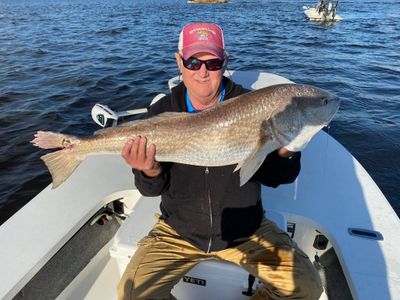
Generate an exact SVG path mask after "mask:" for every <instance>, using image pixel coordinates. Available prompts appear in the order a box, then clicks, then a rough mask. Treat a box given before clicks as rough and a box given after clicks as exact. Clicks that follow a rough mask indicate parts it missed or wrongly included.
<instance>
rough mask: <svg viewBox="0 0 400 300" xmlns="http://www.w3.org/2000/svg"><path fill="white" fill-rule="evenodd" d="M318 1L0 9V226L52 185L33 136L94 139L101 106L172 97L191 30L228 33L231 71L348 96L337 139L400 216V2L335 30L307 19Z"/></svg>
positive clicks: (344, 8)
mask: <svg viewBox="0 0 400 300" xmlns="http://www.w3.org/2000/svg"><path fill="white" fill-rule="evenodd" d="M82 2H83V3H82ZM312 4H314V3H313V1H273V0H268V1H262V0H253V1H239V0H232V1H231V2H230V3H228V4H211V5H208V4H203V5H196V4H188V3H186V1H184V0H153V1H152V0H134V1H127V0H126V1H116V0H115V1H106V0H92V1H77V0H70V1H68V0H58V1H44V0H31V1H18V0H13V1H11V0H10V1H4V0H0V145H1V147H0V187H1V188H0V223H1V222H3V221H4V220H6V219H7V218H8V217H9V216H10V215H11V214H12V213H14V212H15V211H16V210H17V209H19V208H20V207H21V206H23V205H24V204H25V203H27V202H28V201H29V200H30V199H31V198H32V197H33V196H34V195H36V194H37V193H38V192H39V191H40V190H41V189H43V188H44V187H45V186H46V185H48V184H49V183H50V181H51V178H50V177H49V174H48V171H47V169H46V168H45V166H44V164H43V163H42V161H41V160H40V159H39V157H40V156H41V155H42V154H43V153H44V152H42V151H39V150H38V149H36V148H34V147H33V146H32V145H31V144H29V141H30V140H31V139H32V137H33V134H34V132H36V131H37V130H56V131H63V132H66V133H74V134H84V135H87V134H91V133H92V132H93V131H94V130H96V129H98V127H96V126H95V125H94V123H93V122H92V121H91V117H90V109H91V107H92V106H93V105H94V104H95V103H98V102H99V103H103V104H106V105H109V106H110V107H111V108H113V109H116V110H123V109H133V108H138V107H142V106H146V105H147V104H148V103H149V102H150V101H151V99H152V98H153V97H154V96H155V95H156V94H158V93H159V92H167V80H168V79H169V78H170V77H173V76H175V75H177V67H176V63H175V60H174V52H175V51H176V48H177V39H178V35H179V31H180V29H181V28H182V26H183V25H185V24H186V23H188V22H192V21H210V22H216V23H218V24H220V25H221V26H222V28H223V29H224V32H225V40H226V44H227V49H228V51H229V52H230V57H231V59H230V68H232V69H236V70H263V71H267V72H272V73H276V74H279V75H282V76H285V77H287V78H289V79H291V80H293V81H296V82H298V83H308V84H313V85H316V86H319V87H321V88H323V89H326V90H328V91H330V92H332V93H335V94H337V95H338V96H340V97H341V99H342V107H341V110H340V112H339V114H338V115H337V117H336V119H335V120H334V121H333V122H332V124H331V127H330V134H331V135H333V136H334V137H335V138H336V139H337V140H338V141H339V142H340V143H342V144H343V145H344V146H346V147H347V148H348V149H349V150H350V152H351V153H352V154H353V155H354V156H355V157H356V158H357V159H358V160H359V161H360V162H361V164H362V165H363V166H364V167H365V168H366V169H367V171H368V172H369V173H370V175H371V176H372V177H373V179H374V180H375V181H376V183H377V184H378V186H379V187H380V188H381V190H382V191H383V193H384V194H385V195H386V197H387V198H388V200H389V202H390V203H391V205H392V206H393V208H394V209H395V211H396V212H397V214H398V215H400V187H399V185H398V182H399V181H400V180H399V179H400V130H399V129H400V85H399V83H400V22H399V21H398V20H399V17H400V2H399V1H398V0H386V1H377V0H375V1H374V0H362V1H361V0H355V1H341V2H340V3H339V12H338V13H339V15H341V16H342V17H343V18H344V20H343V21H342V22H339V23H336V24H331V25H327V24H318V23H313V22H310V21H308V20H306V19H305V16H304V14H303V12H302V6H303V5H312Z"/></svg>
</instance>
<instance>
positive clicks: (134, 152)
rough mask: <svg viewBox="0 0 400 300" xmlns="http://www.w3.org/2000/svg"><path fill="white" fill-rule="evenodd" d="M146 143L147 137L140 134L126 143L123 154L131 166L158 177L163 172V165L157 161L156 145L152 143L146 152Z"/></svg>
mask: <svg viewBox="0 0 400 300" xmlns="http://www.w3.org/2000/svg"><path fill="white" fill-rule="evenodd" d="M146 144H147V139H146V138H145V137H140V136H138V137H136V138H134V139H132V140H129V141H128V142H127V143H126V144H125V146H124V147H123V148H122V152H121V155H122V157H123V158H124V159H125V161H126V162H127V164H128V165H129V166H131V168H133V169H137V170H140V171H142V172H143V173H144V174H145V175H146V176H148V177H156V176H158V175H160V173H161V165H160V164H159V163H158V162H157V161H155V155H156V146H155V145H154V144H151V145H150V146H149V152H148V153H146Z"/></svg>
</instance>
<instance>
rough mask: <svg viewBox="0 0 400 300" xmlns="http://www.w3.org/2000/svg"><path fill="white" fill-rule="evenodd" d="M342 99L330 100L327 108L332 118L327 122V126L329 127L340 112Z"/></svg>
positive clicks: (334, 98)
mask: <svg viewBox="0 0 400 300" xmlns="http://www.w3.org/2000/svg"><path fill="white" fill-rule="evenodd" d="M340 102H341V101H340V99H339V97H332V98H329V99H328V103H327V107H328V109H329V112H330V117H329V118H328V120H327V121H326V122H325V126H328V124H329V123H330V122H331V121H332V119H333V118H334V117H335V115H336V113H337V112H338V110H339V107H340Z"/></svg>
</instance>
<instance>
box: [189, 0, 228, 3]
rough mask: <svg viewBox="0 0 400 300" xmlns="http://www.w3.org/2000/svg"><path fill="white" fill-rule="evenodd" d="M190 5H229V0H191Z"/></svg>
mask: <svg viewBox="0 0 400 300" xmlns="http://www.w3.org/2000/svg"><path fill="white" fill-rule="evenodd" d="M188 3H228V0H190V1H188Z"/></svg>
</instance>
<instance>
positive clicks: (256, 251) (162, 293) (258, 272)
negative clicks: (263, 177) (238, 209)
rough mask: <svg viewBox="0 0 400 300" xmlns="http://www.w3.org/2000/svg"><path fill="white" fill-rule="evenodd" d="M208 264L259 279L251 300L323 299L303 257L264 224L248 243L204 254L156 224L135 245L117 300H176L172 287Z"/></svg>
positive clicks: (288, 240) (277, 231) (285, 238)
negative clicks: (211, 261) (203, 263)
mask: <svg viewBox="0 0 400 300" xmlns="http://www.w3.org/2000/svg"><path fill="white" fill-rule="evenodd" d="M209 259H220V260H223V261H230V262H232V263H235V264H237V265H239V266H241V267H243V268H244V269H246V270H247V271H248V272H249V273H250V274H252V275H254V276H255V277H257V278H258V279H260V280H261V281H262V282H263V283H264V285H263V288H262V289H259V290H258V291H257V293H255V294H254V295H253V296H252V297H251V299H253V300H254V299H318V298H319V296H320V295H321V293H322V285H321V281H320V278H319V276H318V274H317V271H316V270H315V269H314V267H313V265H312V264H311V262H310V260H309V259H308V257H307V255H306V254H305V253H304V252H303V251H302V250H300V249H299V248H298V247H297V245H296V243H295V242H294V241H293V240H292V239H291V238H290V237H289V236H288V235H287V234H286V233H285V232H283V231H282V230H280V229H279V228H278V227H276V226H275V224H274V223H272V222H270V221H268V220H264V221H263V222H262V224H261V226H260V228H259V229H258V230H257V231H256V232H255V233H254V234H253V235H252V236H251V237H250V239H249V241H247V242H245V243H243V244H240V245H239V246H237V247H235V248H229V249H225V250H221V251H216V252H211V253H204V252H203V251H201V250H199V249H197V248H196V247H194V246H192V245H191V244H190V243H188V242H186V241H185V240H183V239H182V238H181V237H180V236H179V235H178V234H177V233H176V231H175V230H173V229H172V228H171V227H170V226H169V225H168V224H166V223H165V222H164V221H163V220H162V219H159V221H158V222H157V223H156V225H155V226H154V227H153V229H152V230H151V231H150V233H149V235H148V236H146V237H145V238H143V239H142V240H141V241H140V242H139V243H138V249H137V251H136V253H135V255H134V256H133V258H132V260H131V261H130V263H129V264H128V266H127V268H126V270H125V273H124V275H123V276H122V279H121V281H120V283H119V287H118V296H119V299H124V300H126V299H175V297H173V296H172V295H171V293H170V291H171V290H172V288H173V287H174V285H175V284H177V283H178V282H179V280H180V279H181V278H182V276H183V275H185V273H187V272H188V271H189V270H190V269H191V268H193V267H194V266H195V265H196V264H198V263H199V262H201V261H204V260H209ZM215 299H218V295H216V298H215Z"/></svg>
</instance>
